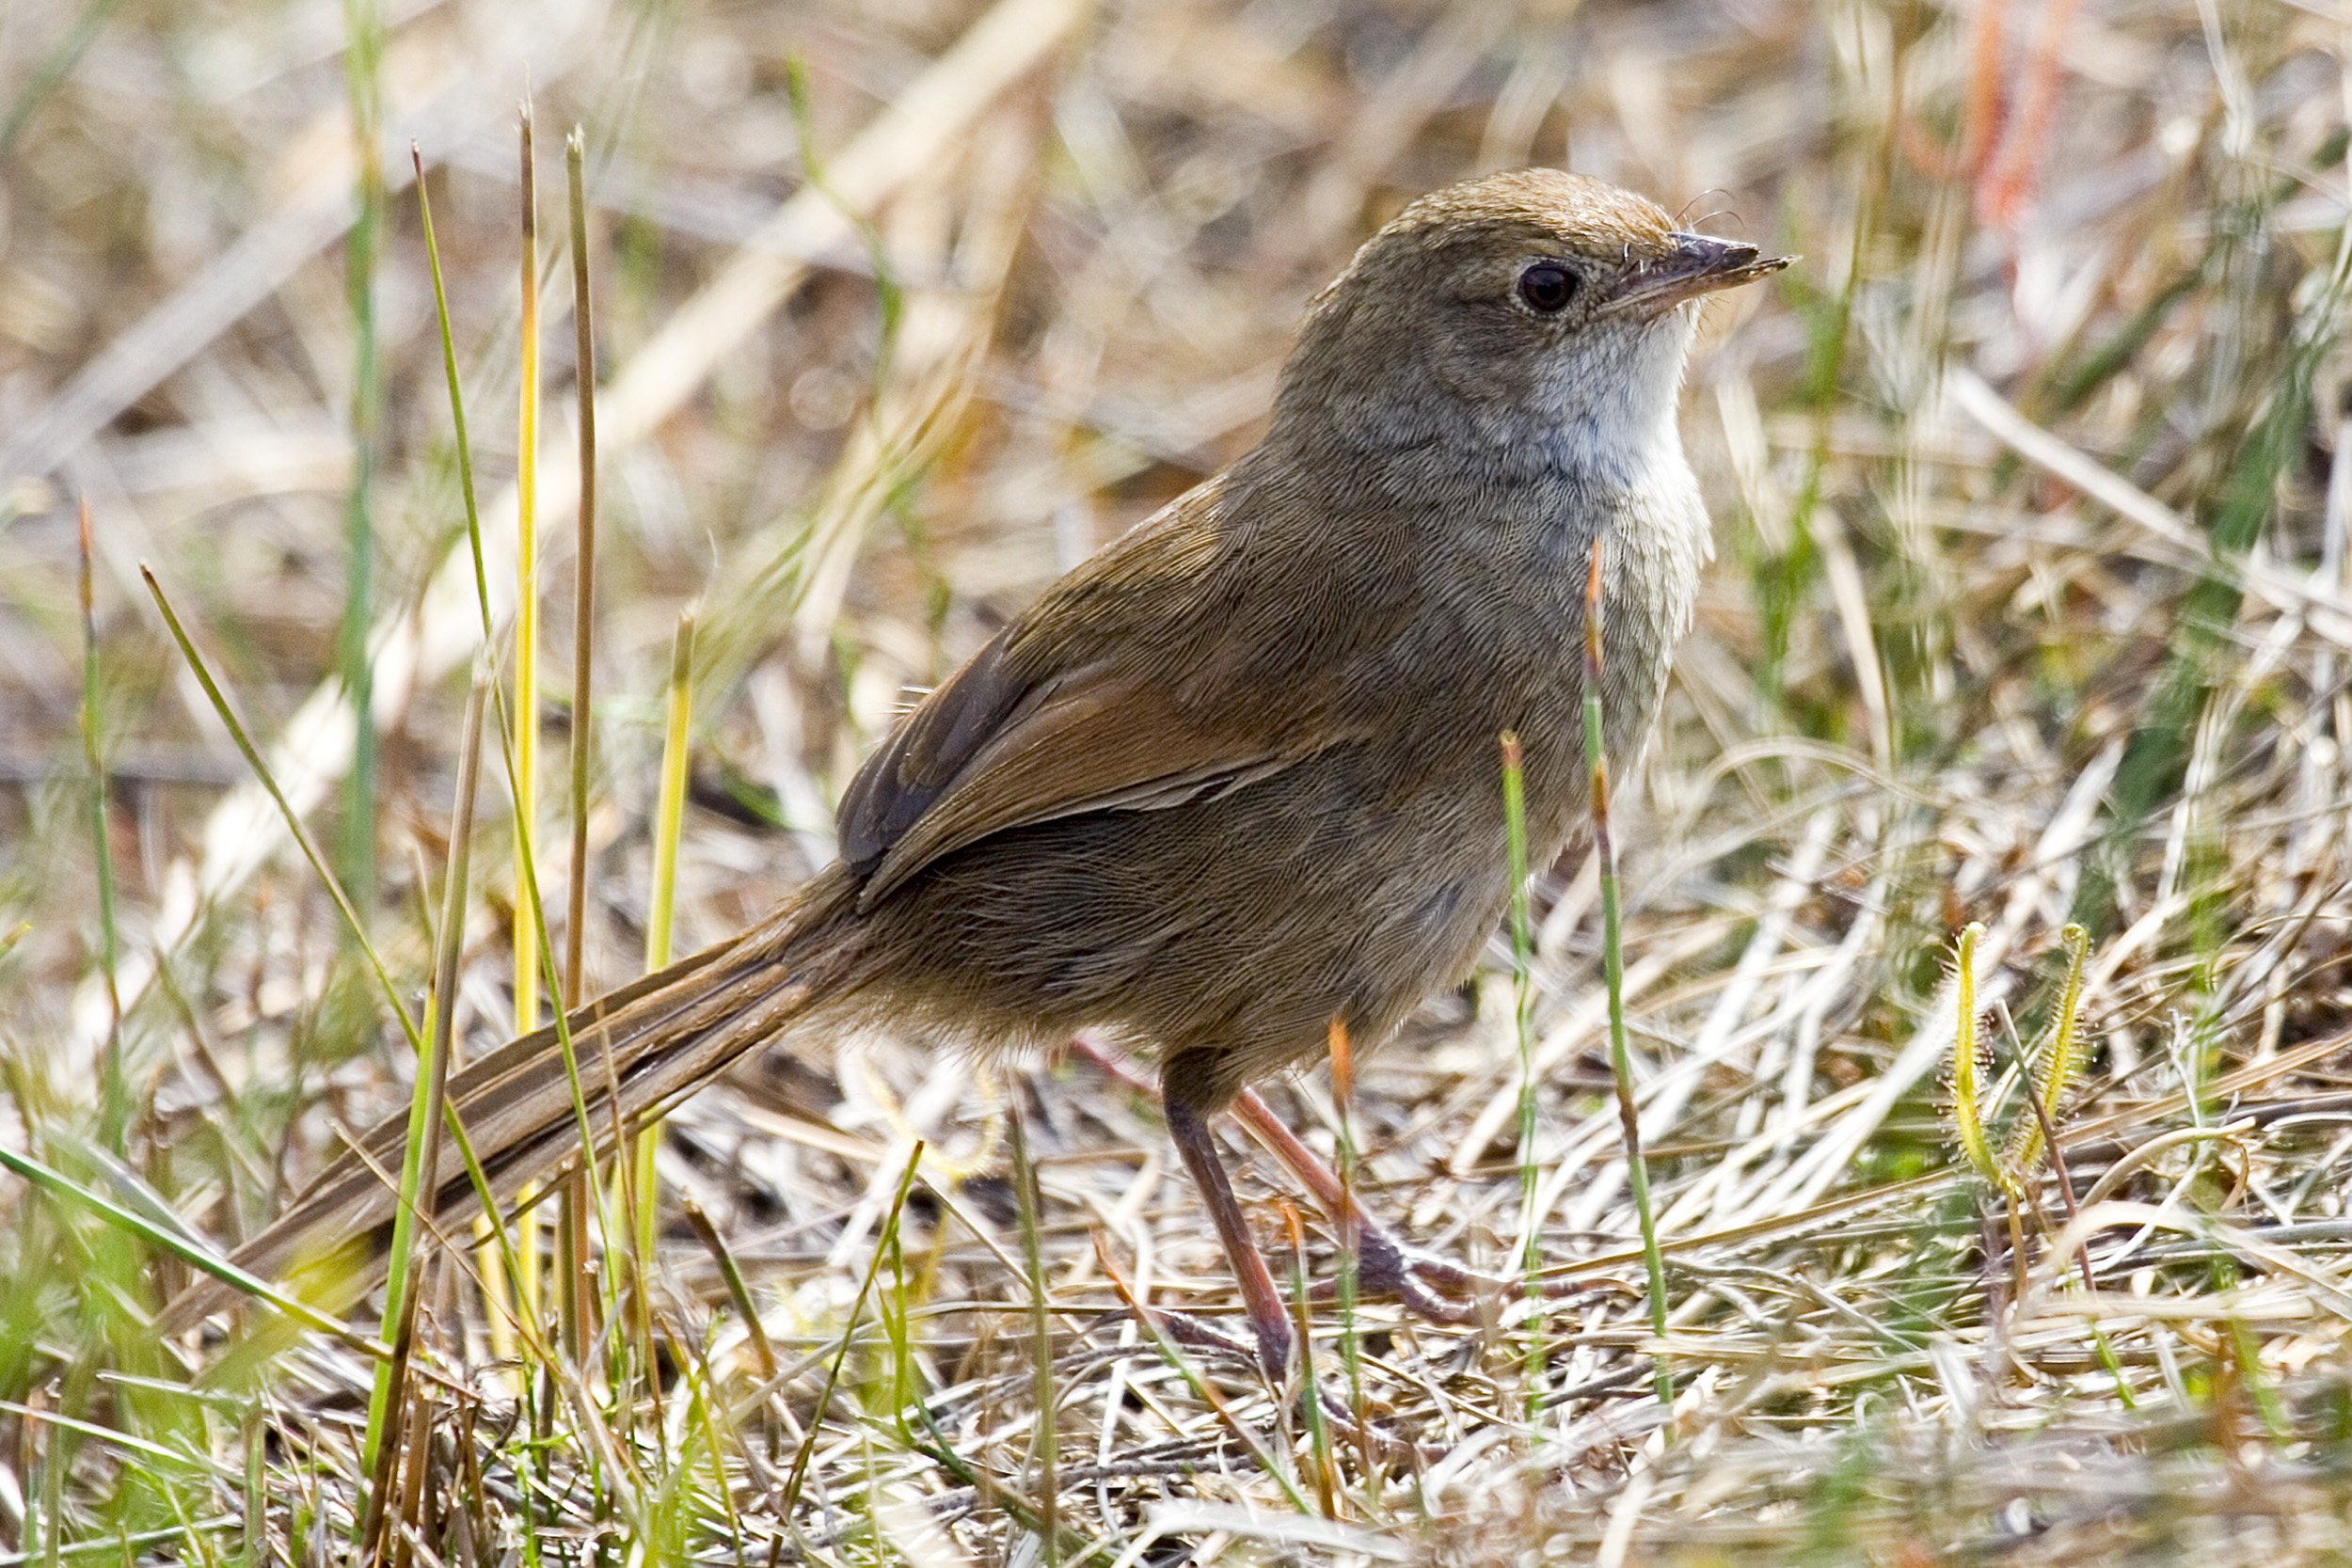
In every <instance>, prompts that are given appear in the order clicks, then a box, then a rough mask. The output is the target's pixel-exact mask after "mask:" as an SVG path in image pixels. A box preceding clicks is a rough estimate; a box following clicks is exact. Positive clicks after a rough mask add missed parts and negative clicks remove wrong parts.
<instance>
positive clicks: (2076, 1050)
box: [1952, 922, 2090, 1197]
mask: <svg viewBox="0 0 2352 1568" xmlns="http://www.w3.org/2000/svg"><path fill="white" fill-rule="evenodd" d="M1983 935H1984V927H1983V926H1982V925H1980V924H1977V923H1973V922H1972V923H1971V924H1970V925H1969V926H1968V927H1967V928H1966V929H1965V930H1963V931H1962V932H1961V933H1960V939H1959V941H1958V942H1956V943H1955V944H1954V946H1953V957H1952V990H1953V993H1954V1006H1955V1011H1956V1014H1957V1016H1956V1018H1955V1021H1954V1022H1955V1029H1954V1043H1953V1050H1952V1132H1953V1138H1954V1141H1955V1142H1957V1143H1958V1144H1959V1145H1960V1150H1961V1153H1962V1154H1963V1155H1964V1156H1966V1158H1967V1161H1968V1163H1969V1164H1971V1165H1974V1166H1975V1167H1976V1169H1977V1172H1978V1174H1979V1175H1980V1176H1982V1177H1983V1178H1984V1179H1985V1180H1987V1181H1990V1182H1992V1183H1993V1184H1994V1186H1995V1187H1998V1188H1999V1189H2000V1190H2001V1191H2002V1192H2003V1193H2004V1194H2006V1195H2007V1196H2010V1197H2019V1196H2024V1193H2025V1190H2026V1180H2027V1179H2028V1178H2030V1177H2031V1176H2032V1175H2033V1174H2034V1173H2035V1171H2037V1170H2038V1169H2040V1168H2041V1165H2042V1161H2043V1159H2044V1158H2045V1157H2046V1156H2047V1155H2048V1153H2049V1149H2048V1147H2047V1145H2046V1143H2045V1141H2044V1139H2043V1137H2042V1122H2043V1121H2044V1120H2045V1119H2046V1120H2048V1121H2049V1122H2050V1123H2051V1124H2052V1125H2054V1126H2055V1125H2056V1124H2057V1121H2058V1112H2059V1110H2060V1109H2061V1108H2062V1107H2063V1106H2064V1104H2065V1102H2066V1096H2067V1093H2068V1091H2070V1090H2071V1089H2072V1088H2073V1087H2074V1078H2075V1075H2076V1074H2077V1073H2078V1072H2079V1071H2080V1070H2081V1068H2082V1058H2083V1046H2082V1003H2083V966H2084V964H2085V962H2086V960H2087V959H2088V958H2089V956H2090V933H2089V932H2088V931H2086V930H2084V929H2083V927H2080V926H2069V927H2066V929H2065V930H2064V931H2062V932H2060V933H2059V936H2058V940H2059V941H2060V942H2063V943H2064V944H2065V946H2066V979H2065V983H2064V985H2063V987H2062V988H2061V990H2059V992H2058V1009H2057V1011H2056V1012H2055V1013H2054V1014H2053V1015H2052V1017H2051V1021H2050V1026H2049V1028H2048V1029H2046V1030H2044V1031H2043V1032H2042V1038H2041V1039H2039V1040H2038V1041H2036V1042H2035V1044H2034V1047H2033V1049H2032V1050H2031V1051H2029V1052H2026V1053H2025V1067H2026V1080H2027V1082H2026V1092H2027V1093H2029V1094H2031V1095H2033V1096H2034V1098H2035V1099H2036V1100H2038V1101H2040V1102H2041V1107H2042V1109H2041V1114H2040V1115H2036V1114H2035V1112H2034V1110H2033V1108H2032V1107H2031V1106H2027V1107H2026V1108H2025V1109H2023V1110H2022V1111H2021V1112H2020V1113H2019V1115H2018V1117H2017V1119H2016V1123H2015V1125H2014V1126H2013V1127H2012V1128H2011V1130H2010V1135H2009V1139H2008V1142H2007V1143H2006V1145H2005V1146H2004V1147H2003V1148H2002V1149H2001V1150H2000V1152H1999V1153H1998V1154H1995V1153H1994V1149H1993V1145H1992V1140H1991V1139H1990V1137H1989V1136H1988V1135H1987V1132H1986V1128H1985V1122H1986V1116H1987V1112H1988V1110H1989V1109H1990V1107H1989V1106H1987V1104H1986V1103H1985V1093H1984V1087H1983V1082H1982V1079H1981V1077H1980V1074H1981V1073H1982V1072H1983V1071H1984V1068H1985V1065H1986V1061H1987V1056H1986V1050H1985V1045H1984V1041H1983V1037H1982V1036H1981V1035H1980V1033H1979V1019H1978V1013H1977V942H1978V939H1979V938H1980V937H1982V936H1983Z"/></svg>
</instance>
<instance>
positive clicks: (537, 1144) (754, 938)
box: [158, 879, 838, 1333]
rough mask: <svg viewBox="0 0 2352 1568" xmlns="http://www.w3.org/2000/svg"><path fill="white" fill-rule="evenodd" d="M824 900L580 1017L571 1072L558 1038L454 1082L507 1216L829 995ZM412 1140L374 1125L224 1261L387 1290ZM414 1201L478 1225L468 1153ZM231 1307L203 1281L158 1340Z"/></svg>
mask: <svg viewBox="0 0 2352 1568" xmlns="http://www.w3.org/2000/svg"><path fill="white" fill-rule="evenodd" d="M822 880H823V879H820V881H822ZM824 891H825V890H824V889H822V888H811V889H809V890H808V894H810V895H815V896H813V897H812V896H808V895H803V897H802V898H799V899H796V900H794V902H793V904H792V905H791V906H790V907H788V908H787V909H786V910H785V911H780V912H779V913H778V914H777V915H775V916H773V917H771V919H769V920H767V921H765V922H763V923H761V924H760V925H759V926H757V927H754V928H753V929H752V930H750V931H747V932H745V933H743V934H742V935H740V936H739V937H736V938H734V939H732V940H730V941H727V942H721V943H719V944H718V945H716V946H713V947H707V948H705V949H704V950H703V951H701V952H699V953H696V954H694V955H693V956H692V957H691V958H681V959H679V960H678V961H677V962H676V963H674V964H672V965H670V966H669V967H668V968H667V969H663V970H659V971H657V972H655V973H654V974H648V975H645V976H644V978H642V979H640V980H637V981H634V982H632V983H631V984H629V985H627V986H624V987H622V988H621V989H620V990H615V991H612V992H609V993H608V994H606V995H604V996H601V997H598V998H597V999H596V1001H594V1002H589V1003H585V1004H583V1005H582V1006H580V1007H579V1008H578V1009H576V1010H575V1011H574V1012H573V1013H572V1014H571V1015H570V1016H569V1018H568V1019H567V1020H566V1021H565V1027H566V1030H567V1032H568V1034H569V1036H570V1040H571V1059H570V1061H569V1062H567V1061H566V1060H565V1055H564V1040H563V1038H562V1037H560V1036H559V1035H558V1033H557V1031H556V1029H555V1026H554V1025H552V1024H549V1025H548V1026H546V1027H544V1028H540V1029H536V1030H533V1031H532V1033H530V1034H528V1035H524V1036H521V1037H518V1038H516V1039H513V1040H509V1041H508V1042H507V1043H506V1044H504V1045H502V1046H501V1047H500V1048H499V1049H498V1050H496V1051H494V1052H492V1053H490V1054H489V1055H487V1056H485V1057H482V1058H481V1059H480V1060H478V1061H474V1062H470V1063H468V1064H467V1065H466V1066H465V1067H464V1068H462V1069H458V1070H456V1071H453V1072H452V1073H451V1075H450V1079H449V1085H448V1105H449V1110H450V1112H451V1114H452V1116H453V1117H454V1119H455V1121H456V1124H457V1125H458V1126H459V1127H462V1128H463V1129H464V1132H465V1148H469V1149H470V1150H471V1152H472V1154H473V1158H474V1161H475V1163H476V1164H478V1165H479V1167H480V1169H481V1172H482V1175H483V1178H484V1180H485V1182H486V1185H487V1187H488V1196H489V1199H490V1201H491V1202H492V1203H494V1204H496V1205H498V1206H500V1207H501V1208H503V1207H505V1206H506V1205H508V1204H510V1203H512V1202H513V1201H514V1200H515V1198H516V1196H517V1195H518V1194H519V1193H520V1192H521V1191H522V1189H523V1188H524V1187H525V1186H527V1185H529V1184H530V1183H532V1182H533V1181H537V1180H544V1179H547V1178H548V1177H551V1176H555V1175H558V1174H560V1173H562V1172H564V1171H566V1170H569V1169H571V1168H572V1167H573V1166H575V1165H577V1164H579V1162H580V1148H581V1140H580V1132H581V1126H582V1122H583V1120H584V1122H585V1124H586V1129H587V1135H588V1138H589V1140H590V1141H591V1142H592V1143H593V1144H594V1146H595V1148H596V1153H597V1155H598V1156H599V1157H602V1156H604V1155H606V1154H609V1153H610V1152H611V1151H612V1148H614V1147H615V1146H616V1144H617V1143H618V1141H619V1140H620V1138H621V1137H622V1136H623V1135H625V1134H626V1133H628V1132H633V1131H635V1130H636V1129H638V1128H639V1127H642V1126H644V1125H645V1124H646V1123H648V1122H650V1121H652V1120H653V1119H654V1118H656V1117H659V1116H660V1115H661V1114H662V1113H663V1112H664V1111H666V1110H668V1109H669V1108H670V1107H671V1106H673V1105H675V1103H676V1102H677V1101H680V1100H682V1099H684V1098H685V1097H686V1096H687V1095H688V1094H690V1093H691V1092H692V1091H693V1090H694V1089H695V1088H697V1087H698V1086H700V1085H703V1084H705V1083H707V1082H708V1081H709V1080H710V1079H711V1078H712V1077H714V1076H715V1075H716V1074H717V1073H719V1072H720V1071H721V1070H722V1069H724V1068H725V1067H726V1065H727V1064H728V1063H730V1062H732V1061H733V1060H735V1059H736V1058H737V1057H739V1056H741V1055H742V1054H744V1053H746V1052H749V1051H752V1050H754V1049H755V1048H757V1047H758V1046H760V1045H762V1044H765V1043H766V1042H768V1041H769V1040H771V1039H773V1038H774V1037H776V1036H777V1035H778V1034H780V1033H782V1032H783V1031H784V1030H786V1029H787V1028H788V1027H789V1026H790V1025H791V1024H793V1023H794V1022H796V1021H798V1020H799V1019H801V1018H802V1017H803V1015H804V1014H805V1013H807V1012H808V1011H809V1009H810V1008H811V1007H812V1006H815V1005H817V1004H818V1003H819V1002H821V1001H823V1000H824V999H825V998H826V997H827V996H828V995H829V994H833V993H834V992H835V991H836V990H837V989H838V977H837V976H835V975H834V974H831V973H830V972H829V971H830V970H831V969H832V968H833V967H835V966H832V965H829V964H827V963H826V961H825V953H824V948H825V943H824V942H822V940H821V938H819V939H818V940H816V941H810V940H807V939H810V938H812V937H815V936H816V935H817V931H818V929H820V928H822V927H826V926H827V925H828V922H827V921H826V920H825V918H824V913H825V911H826V907H827V906H829V905H832V904H834V903H835V902H837V900H834V899H829V898H826V897H825V896H823V893H824ZM575 1071H577V1085H578V1087H577V1091H576V1090H575V1087H574V1085H575V1076H574V1074H575ZM407 1136H408V1117H407V1114H406V1113H405V1112H404V1113H401V1114H398V1115H395V1116H391V1117H387V1118H385V1119H384V1120H383V1121H381V1122H378V1123H377V1124H376V1125H375V1126H374V1127H373V1128H371V1129H370V1130H369V1131H368V1132H367V1134H366V1135H365V1136H364V1137H362V1138H360V1139H359V1140H358V1144H357V1145H356V1146H355V1147H354V1148H348V1149H346V1150H344V1152H343V1153H342V1155H341V1156H340V1157H339V1158H338V1159H336V1161H335V1162H334V1163H333V1164H330V1165H328V1166H327V1168H326V1170H325V1171H323V1172H321V1173H320V1175H319V1178H318V1180H316V1181H314V1182H312V1183H311V1184H310V1188H309V1190H307V1191H306V1192H304V1193H303V1194H302V1195H301V1196H299V1197H297V1198H295V1199H294V1202H293V1203H292V1204H291V1205H289V1206H288V1207H287V1209H286V1210H285V1212H283V1213H281V1214H280V1215H278V1219H277V1220H276V1221H275V1222H274V1223H272V1224H271V1225H270V1227H268V1228H267V1229H265V1230H263V1231H262V1233H261V1234H260V1235H258V1236H255V1237H254V1238H253V1239H252V1240H250V1241H248V1242H246V1243H245V1244H244V1245H243V1246H241V1247H239V1248H238V1249H237V1250H236V1252H235V1253H234V1254H233V1255H232V1257H231V1258H230V1262H232V1263H233V1264H235V1265H236V1267H237V1268H238V1269H240V1270H242V1271H244V1273H246V1275H250V1276H253V1277H256V1278H260V1279H262V1280H275V1279H278V1278H280V1277H283V1276H284V1275H286V1274H287V1273H288V1271H289V1270H291V1269H294V1268H297V1267H299V1268H302V1269H303V1270H304V1272H305V1274H306V1275H307V1274H309V1273H310V1265H312V1264H313V1263H315V1264H317V1265H318V1266H319V1274H318V1285H319V1288H318V1289H306V1290H305V1291H304V1294H305V1295H306V1296H311V1297H313V1298H317V1297H320V1296H325V1297H327V1298H330V1299H332V1300H333V1302H334V1303H335V1304H336V1305H341V1304H342V1302H344V1301H347V1300H349V1299H351V1298H352V1297H355V1296H357V1295H358V1293H359V1292H360V1291H364V1290H365V1289H367V1287H368V1286H370V1285H372V1284H373V1283H374V1282H375V1280H376V1279H377V1278H378V1277H379V1276H380V1275H381V1273H382V1270H383V1266H384V1262H385V1259H386V1256H387V1254H388V1253H389V1250H390V1245H391V1233H392V1219H393V1215H394V1212H395V1211H396V1210H397V1208H398V1206H399V1195H398V1193H397V1192H396V1191H395V1188H396V1185H397V1183H398V1180H399V1173H400V1169H401V1164H402V1158H403V1154H404V1151H405V1146H406V1141H407ZM419 1191H420V1193H421V1194H422V1193H430V1194H432V1195H433V1197H432V1212H431V1215H430V1218H431V1219H432V1221H433V1223H434V1224H435V1225H436V1226H437V1227H439V1228H440V1229H441V1231H442V1232H443V1234H444V1235H449V1234H453V1233H454V1231H455V1228H456V1227H461V1226H463V1225H465V1224H466V1223H467V1222H469V1220H471V1219H472V1218H473V1217H474V1216H475V1215H476V1214H478V1213H479V1212H481V1211H482V1205H483V1196H484V1195H483V1192H482V1190H481V1188H480V1187H478V1186H477V1185H476V1183H475V1179H474V1176H473V1174H472V1173H471V1172H470V1171H469V1170H468V1169H467V1165H466V1159H465V1152H464V1149H461V1148H460V1147H459V1145H458V1142H457V1140H456V1139H455V1138H453V1137H452V1136H449V1135H448V1134H447V1132H446V1131H445V1132H444V1135H443V1136H442V1138H441V1139H440V1157H439V1161H438V1168H437V1170H436V1172H435V1174H434V1179H433V1180H431V1181H429V1182H421V1183H420V1186H419ZM419 1206H420V1208H422V1206H423V1205H422V1203H421V1202H420V1205H419ZM330 1260H331V1261H330ZM236 1293H237V1291H236V1288H235V1287H233V1286H230V1285H229V1284H227V1283H224V1282H222V1281H220V1280H218V1279H215V1278H211V1277H207V1278H206V1279H204V1280H202V1281H200V1282H199V1283H198V1284H196V1285H193V1286H191V1287H189V1288H188V1289H187V1290H186V1291H183V1292H181V1294H180V1295H179V1296H178V1297H177V1298H176V1299H175V1300H173V1301H172V1303H171V1304H170V1306H169V1307H167V1308H166V1309H165V1312H164V1315H163V1317H162V1318H161V1319H160V1320H159V1322H158V1327H159V1329H160V1330H161V1331H162V1332H165V1333H175V1332H179V1331H181V1330H184V1329H186V1328H189V1327H192V1326H193V1325H194V1324H196V1323H199V1322H200V1321H201V1320H202V1319H203V1318H204V1317H205V1316H207V1315H208V1314H210V1313H212V1312H215V1311H217V1310H219V1309H220V1308H222V1307H226V1306H227V1305H229V1303H230V1301H231V1300H233V1299H234V1298H235V1295H236ZM324 1304H326V1303H324V1302H322V1305H324Z"/></svg>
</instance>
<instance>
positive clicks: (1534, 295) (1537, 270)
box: [1519, 261, 1576, 316]
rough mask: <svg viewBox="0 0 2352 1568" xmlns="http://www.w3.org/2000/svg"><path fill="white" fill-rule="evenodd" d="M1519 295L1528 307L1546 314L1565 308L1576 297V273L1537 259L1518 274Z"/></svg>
mask: <svg viewBox="0 0 2352 1568" xmlns="http://www.w3.org/2000/svg"><path fill="white" fill-rule="evenodd" d="M1519 297H1520V298H1521V299H1523V300H1525V301H1527V304H1528V308H1529V309H1534V310H1540V311H1542V312H1543V313H1544V314H1545V315H1547V316H1549V315H1550V314H1552V313H1553V312H1555V311H1559V310H1565V309H1567V308H1568V301H1570V300H1572V299H1574V298H1575V297H1576V274H1574V273H1572V272H1570V271H1569V270H1568V269H1567V268H1565V267H1563V266H1557V265H1555V264H1553V263H1552V262H1549V261H1538V262H1536V263H1535V264H1534V266H1532V267H1530V268H1528V269H1527V270H1526V271H1525V272H1523V273H1521V274H1519Z"/></svg>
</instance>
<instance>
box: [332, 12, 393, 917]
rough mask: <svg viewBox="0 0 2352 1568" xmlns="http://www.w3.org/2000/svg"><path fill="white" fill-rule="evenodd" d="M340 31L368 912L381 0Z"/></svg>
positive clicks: (350, 584)
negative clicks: (350, 181) (349, 196)
mask: <svg viewBox="0 0 2352 1568" xmlns="http://www.w3.org/2000/svg"><path fill="white" fill-rule="evenodd" d="M343 29H344V33H345V47H344V50H343V80H344V85H345V87H346V90H347V92H348V94H349V96H350V100H351V134H352V150H353V153H354V155H355V157H356V160H357V180H356V188H355V190H354V192H353V199H354V202H355V207H356V210H355V212H354V214H353V216H352V223H351V231H350V233H349V235H348V236H347V237H346V240H345V244H344V250H343V292H344V298H345V301H346V304H347V306H348V308H349V309H350V312H351V349H352V353H351V488H350V490H349V491H348V492H347V493H346V494H345V497H344V501H343V550H344V567H343V618H342V634H341V636H340V638H339V639H338V649H337V662H338V663H339V664H340V665H341V666H342V680H343V690H344V692H345V694H346V695H347V696H348V697H349V699H350V703H351V716H352V725H353V733H352V742H351V767H350V769H349V770H348V771H347V772H346V773H345V774H344V775H343V823H342V848H341V852H340V854H339V855H338V857H337V858H338V860H339V862H340V863H341V869H342V877H343V882H344V885H345V886H346V887H348V888H349V889H350V890H351V898H352V902H353V903H354V904H355V905H357V906H358V908H359V909H360V910H362V911H366V910H371V909H373V907H374V904H375V817H376V810H375V796H376V778H375V774H376V736H375V673H374V671H373V668H372V667H371V666H370V664H369V661H368V628H369V626H371V625H373V621H374V611H375V475H376V469H377V467H379V465H380V464H381V462H382V456H383V452H382V449H383V440H384V363H383V354H382V344H381V342H380V340H379V334H378V332H377V329H376V309H375V305H376V301H375V275H376V263H377V259H378V255H379V252H380V251H381V248H382V245H383V234H384V219H385V208H386V205H387V198H386V196H385V191H384V82H383V66H384V11H383V7H382V4H381V0H343Z"/></svg>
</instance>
